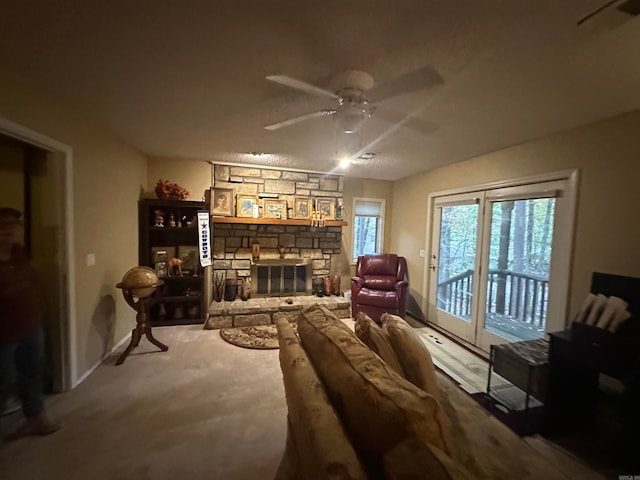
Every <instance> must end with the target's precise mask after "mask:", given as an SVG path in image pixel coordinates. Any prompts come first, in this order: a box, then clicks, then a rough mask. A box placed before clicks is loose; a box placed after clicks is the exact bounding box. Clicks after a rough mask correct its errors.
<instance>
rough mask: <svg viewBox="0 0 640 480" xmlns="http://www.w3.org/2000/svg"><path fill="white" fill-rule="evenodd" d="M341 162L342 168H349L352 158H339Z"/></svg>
mask: <svg viewBox="0 0 640 480" xmlns="http://www.w3.org/2000/svg"><path fill="white" fill-rule="evenodd" d="M339 162H340V163H339V166H340V168H347V167H348V166H349V165H351V159H350V158H349V157H343V158H341V159H340V160H339Z"/></svg>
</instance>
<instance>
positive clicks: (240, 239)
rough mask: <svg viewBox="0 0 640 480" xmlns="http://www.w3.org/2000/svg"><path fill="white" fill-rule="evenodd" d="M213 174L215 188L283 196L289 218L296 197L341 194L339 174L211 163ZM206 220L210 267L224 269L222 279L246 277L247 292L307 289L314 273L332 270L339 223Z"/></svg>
mask: <svg viewBox="0 0 640 480" xmlns="http://www.w3.org/2000/svg"><path fill="white" fill-rule="evenodd" d="M214 178H215V185H214V187H215V188H231V189H233V190H234V193H235V195H255V196H256V197H260V195H261V194H262V195H266V196H269V198H274V197H277V198H278V199H279V200H285V201H286V202H287V207H288V208H287V210H288V214H287V217H288V218H289V219H291V217H292V216H293V211H292V208H293V205H294V199H295V198H296V197H309V198H312V199H330V200H333V201H335V202H337V201H338V199H342V189H343V178H342V176H339V175H322V174H314V173H304V172H290V171H286V170H282V171H281V170H271V169H261V168H245V167H234V166H226V165H214ZM261 201H262V200H261ZM212 220H213V222H212V234H211V236H212V242H213V269H214V270H216V271H224V272H225V273H226V276H227V278H238V279H244V278H251V279H252V295H253V294H255V293H256V292H258V291H259V292H260V293H258V295H260V296H263V295H264V296H267V295H274V296H282V295H294V294H297V295H301V294H311V288H312V287H311V284H312V280H313V279H314V278H321V277H324V276H326V275H328V274H329V273H332V272H336V271H337V270H338V259H339V256H340V252H341V250H342V226H325V227H312V226H311V225H310V223H311V222H310V221H309V223H308V224H307V222H306V221H300V220H298V221H294V220H283V221H280V219H273V222H272V223H270V221H269V220H270V219H266V218H260V219H255V220H257V222H252V220H254V219H252V218H247V219H244V218H232V219H225V218H218V219H216V218H213V219H212ZM216 220H217V221H216ZM231 220H232V221H231ZM255 243H258V244H259V245H260V258H259V260H257V261H256V262H254V261H253V260H252V245H254V244H255ZM282 249H283V254H284V258H281V253H280V251H279V250H282ZM303 271H304V273H302V272H303ZM261 275H263V277H261ZM276 277H277V278H278V279H279V280H275V278H276ZM303 278H304V280H303ZM292 282H293V283H292ZM303 283H304V289H303V288H302V284H303Z"/></svg>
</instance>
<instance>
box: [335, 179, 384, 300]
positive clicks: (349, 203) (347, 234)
mask: <svg viewBox="0 0 640 480" xmlns="http://www.w3.org/2000/svg"><path fill="white" fill-rule="evenodd" d="M342 197H343V204H344V218H345V219H346V220H347V222H349V226H347V227H343V229H342V254H341V261H340V265H341V267H342V269H341V272H340V273H341V275H342V289H343V290H344V289H348V288H350V285H351V277H352V276H353V275H355V273H356V266H355V264H354V263H352V260H351V254H352V252H351V251H352V241H353V199H354V198H356V197H365V198H383V199H384V200H385V212H384V239H383V245H382V247H383V252H382V253H388V252H394V253H396V252H395V251H394V250H393V248H392V245H391V223H392V217H393V205H394V198H393V182H389V181H386V180H371V179H366V178H353V177H344V190H343V192H342Z"/></svg>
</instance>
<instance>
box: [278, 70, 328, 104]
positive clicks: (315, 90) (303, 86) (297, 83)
mask: <svg viewBox="0 0 640 480" xmlns="http://www.w3.org/2000/svg"><path fill="white" fill-rule="evenodd" d="M266 78H267V80H271V81H272V82H276V83H279V84H280V85H285V86H287V87H291V88H295V89H296V90H301V91H303V92H305V93H309V94H311V95H316V96H319V97H327V98H332V99H334V100H335V99H339V98H340V97H339V96H338V95H336V94H335V93H333V92H330V91H329V90H325V89H323V88H320V87H316V86H315V85H311V84H310V83H307V82H303V81H302V80H296V79H295V78H291V77H287V76H286V75H269V76H268V77H266Z"/></svg>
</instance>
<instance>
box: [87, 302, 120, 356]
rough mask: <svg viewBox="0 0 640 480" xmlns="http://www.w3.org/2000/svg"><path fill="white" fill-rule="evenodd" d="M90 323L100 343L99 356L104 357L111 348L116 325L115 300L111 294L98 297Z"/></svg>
mask: <svg viewBox="0 0 640 480" xmlns="http://www.w3.org/2000/svg"><path fill="white" fill-rule="evenodd" d="M91 325H92V326H93V329H92V330H93V331H95V332H96V333H97V336H98V338H99V339H100V341H101V343H102V355H101V357H105V356H106V355H108V354H110V353H111V349H112V348H113V345H114V331H115V325H116V301H115V299H114V298H113V296H112V295H111V294H106V295H103V296H102V297H100V301H99V302H98V304H97V305H96V308H95V310H94V311H93V315H91Z"/></svg>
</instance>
